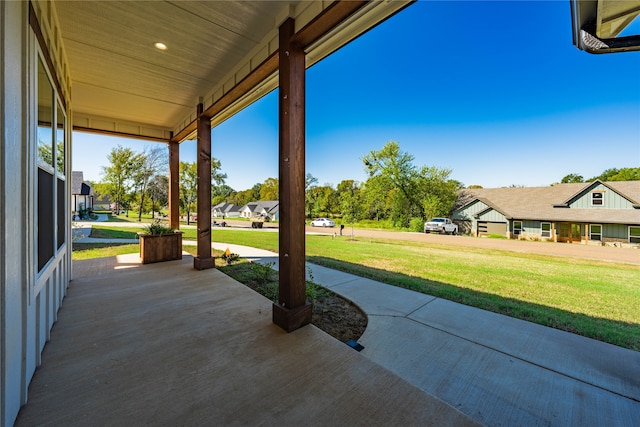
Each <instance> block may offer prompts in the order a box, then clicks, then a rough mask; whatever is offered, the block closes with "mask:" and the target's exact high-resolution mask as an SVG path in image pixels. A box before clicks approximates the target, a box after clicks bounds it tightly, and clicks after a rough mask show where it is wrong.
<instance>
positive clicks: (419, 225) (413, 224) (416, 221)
mask: <svg viewBox="0 0 640 427" xmlns="http://www.w3.org/2000/svg"><path fill="white" fill-rule="evenodd" d="M409 229H410V230H411V231H418V232H421V231H424V220H423V219H422V218H411V221H409Z"/></svg>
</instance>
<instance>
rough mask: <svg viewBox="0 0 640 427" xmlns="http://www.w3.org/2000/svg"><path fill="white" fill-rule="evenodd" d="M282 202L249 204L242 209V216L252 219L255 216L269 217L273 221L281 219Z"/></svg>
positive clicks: (261, 201)
mask: <svg viewBox="0 0 640 427" xmlns="http://www.w3.org/2000/svg"><path fill="white" fill-rule="evenodd" d="M279 206H280V202H278V201H277V200H259V201H257V202H249V203H247V204H246V205H244V206H243V207H242V208H241V209H240V216H241V217H243V218H251V217H255V216H264V217H269V219H270V220H271V221H277V220H278V219H280V209H279Z"/></svg>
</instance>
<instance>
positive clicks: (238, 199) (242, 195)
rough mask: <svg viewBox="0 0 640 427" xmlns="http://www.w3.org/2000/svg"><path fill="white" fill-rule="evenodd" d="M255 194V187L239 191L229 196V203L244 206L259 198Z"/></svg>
mask: <svg viewBox="0 0 640 427" xmlns="http://www.w3.org/2000/svg"><path fill="white" fill-rule="evenodd" d="M254 196H255V192H254V191H253V189H248V190H243V191H238V192H237V193H235V194H233V195H232V196H231V197H230V198H229V203H233V204H234V205H238V206H244V205H246V204H247V203H249V202H253V201H255V200H258V199H256V198H255V197H254Z"/></svg>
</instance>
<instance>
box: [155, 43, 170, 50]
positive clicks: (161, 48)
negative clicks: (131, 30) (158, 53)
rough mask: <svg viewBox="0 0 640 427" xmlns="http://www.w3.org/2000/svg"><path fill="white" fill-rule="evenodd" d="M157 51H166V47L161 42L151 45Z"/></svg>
mask: <svg viewBox="0 0 640 427" xmlns="http://www.w3.org/2000/svg"><path fill="white" fill-rule="evenodd" d="M153 45H154V46H155V47H156V49H158V50H167V45H166V44H164V43H162V42H156V43H154V44H153Z"/></svg>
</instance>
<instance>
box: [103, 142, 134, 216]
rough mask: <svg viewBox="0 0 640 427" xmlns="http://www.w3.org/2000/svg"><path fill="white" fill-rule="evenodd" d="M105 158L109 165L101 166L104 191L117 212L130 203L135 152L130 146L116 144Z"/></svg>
mask: <svg viewBox="0 0 640 427" xmlns="http://www.w3.org/2000/svg"><path fill="white" fill-rule="evenodd" d="M107 160H108V161H109V166H104V167H103V168H102V174H103V183H105V184H107V186H106V187H107V188H106V191H107V192H108V194H109V196H110V197H111V200H112V201H114V202H115V204H116V211H117V212H119V211H120V209H121V208H125V209H126V208H128V206H129V205H130V195H131V194H130V192H131V189H132V188H133V184H134V180H133V176H134V174H135V172H136V170H135V168H136V165H137V160H136V154H135V153H134V152H133V150H131V149H130V148H125V147H122V146H120V145H118V146H117V147H115V148H113V149H112V150H111V152H110V153H109V155H108V156H107Z"/></svg>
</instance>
